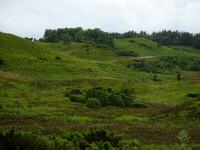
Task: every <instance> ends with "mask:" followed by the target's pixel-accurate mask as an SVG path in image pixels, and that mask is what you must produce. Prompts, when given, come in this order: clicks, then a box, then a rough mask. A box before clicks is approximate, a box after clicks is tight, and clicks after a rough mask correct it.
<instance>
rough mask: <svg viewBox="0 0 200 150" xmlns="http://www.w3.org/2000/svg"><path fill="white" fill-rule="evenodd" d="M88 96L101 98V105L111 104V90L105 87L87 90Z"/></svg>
mask: <svg viewBox="0 0 200 150" xmlns="http://www.w3.org/2000/svg"><path fill="white" fill-rule="evenodd" d="M86 98H87V99H88V98H96V99H98V100H100V102H101V105H102V106H103V107H104V106H109V105H110V101H109V92H108V91H107V90H106V89H103V88H102V87H97V88H92V89H89V90H88V91H87V92H86Z"/></svg>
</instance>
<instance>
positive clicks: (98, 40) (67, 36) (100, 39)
mask: <svg viewBox="0 0 200 150" xmlns="http://www.w3.org/2000/svg"><path fill="white" fill-rule="evenodd" d="M40 41H44V42H52V43H57V42H63V43H64V44H68V43H70V42H84V43H92V44H97V45H106V46H110V47H113V46H114V44H113V43H114V42H113V37H112V36H111V35H110V34H109V33H107V32H103V31H101V30H100V29H98V28H97V29H88V30H83V29H82V28H81V27H78V28H64V29H56V30H51V29H47V30H46V31H45V33H44V37H43V38H41V39H40Z"/></svg>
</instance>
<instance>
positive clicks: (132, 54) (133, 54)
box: [117, 51, 138, 57]
mask: <svg viewBox="0 0 200 150" xmlns="http://www.w3.org/2000/svg"><path fill="white" fill-rule="evenodd" d="M117 55H119V56H135V57H136V56H138V54H137V53H136V52H134V51H120V52H118V53H117Z"/></svg>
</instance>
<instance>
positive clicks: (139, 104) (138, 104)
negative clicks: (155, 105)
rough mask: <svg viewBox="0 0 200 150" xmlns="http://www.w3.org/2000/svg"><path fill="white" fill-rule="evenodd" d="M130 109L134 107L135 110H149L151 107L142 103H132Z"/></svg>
mask: <svg viewBox="0 0 200 150" xmlns="http://www.w3.org/2000/svg"><path fill="white" fill-rule="evenodd" d="M132 107H135V108H151V105H149V104H147V103H142V102H134V103H133V104H132Z"/></svg>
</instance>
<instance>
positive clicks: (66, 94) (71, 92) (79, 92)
mask: <svg viewBox="0 0 200 150" xmlns="http://www.w3.org/2000/svg"><path fill="white" fill-rule="evenodd" d="M70 94H78V95H82V94H83V93H82V91H81V90H80V89H73V90H71V91H68V92H67V93H65V97H68V96H69V95H70Z"/></svg>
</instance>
